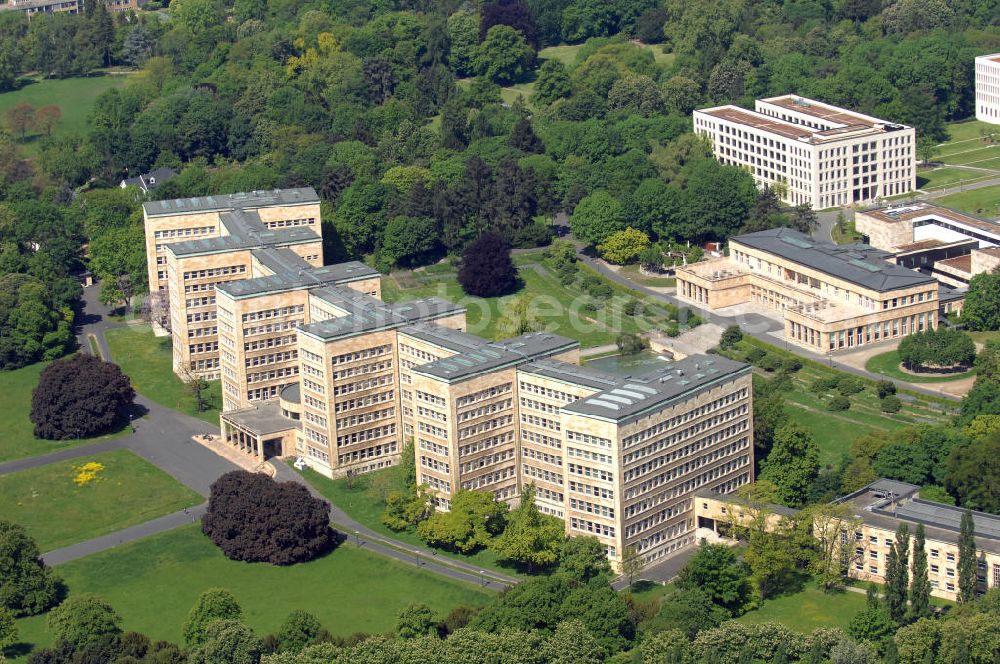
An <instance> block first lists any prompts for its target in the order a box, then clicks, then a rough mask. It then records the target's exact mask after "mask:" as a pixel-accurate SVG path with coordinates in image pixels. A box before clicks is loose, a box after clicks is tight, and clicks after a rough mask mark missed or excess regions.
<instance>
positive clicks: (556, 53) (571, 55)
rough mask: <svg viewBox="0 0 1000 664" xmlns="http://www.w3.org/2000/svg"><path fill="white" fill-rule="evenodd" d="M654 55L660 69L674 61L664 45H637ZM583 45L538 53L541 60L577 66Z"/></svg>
mask: <svg viewBox="0 0 1000 664" xmlns="http://www.w3.org/2000/svg"><path fill="white" fill-rule="evenodd" d="M637 46H641V47H642V48H644V49H646V50H648V51H649V52H650V53H652V54H653V60H655V61H656V64H657V65H659V66H660V67H667V66H669V65H670V63H672V62H673V61H674V57H676V56H674V54H673V53H664V52H663V44H637ZM582 47H583V44H560V45H559V46H548V47H546V48H543V49H542V50H540V51H539V52H538V59H539V60H559V61H560V62H562V63H563V64H564V65H566V66H567V67H572V66H573V65H575V64H576V56H577V54H578V53H579V52H580V49H581V48H582Z"/></svg>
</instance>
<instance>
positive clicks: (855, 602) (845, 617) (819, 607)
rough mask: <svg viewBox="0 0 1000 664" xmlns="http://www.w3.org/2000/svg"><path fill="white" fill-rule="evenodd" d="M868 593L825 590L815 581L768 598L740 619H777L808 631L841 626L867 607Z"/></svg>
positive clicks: (796, 629) (784, 623) (788, 625)
mask: <svg viewBox="0 0 1000 664" xmlns="http://www.w3.org/2000/svg"><path fill="white" fill-rule="evenodd" d="M865 601H866V600H865V596H864V595H862V594H860V593H855V592H849V591H845V592H831V593H826V592H823V591H822V590H821V589H820V588H818V587H816V586H815V584H810V585H807V586H806V587H805V588H803V589H802V590H801V591H800V592H797V593H794V594H791V595H783V596H781V597H776V598H774V599H769V600H765V601H764V603H763V605H762V606H761V607H760V608H759V609H756V610H754V611H750V612H748V613H745V614H743V615H742V616H740V617H739V618H737V620H738V621H739V622H741V623H745V624H756V623H763V622H777V623H781V624H782V625H784V626H785V627H787V628H788V629H790V630H793V631H795V632H800V633H802V634H808V633H809V632H811V631H813V630H814V629H816V628H817V627H839V628H841V629H847V624H848V623H849V622H850V621H851V618H853V617H854V614H856V613H857V612H858V611H861V610H862V609H864V608H865Z"/></svg>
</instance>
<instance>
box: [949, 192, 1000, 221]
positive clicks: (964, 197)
mask: <svg viewBox="0 0 1000 664" xmlns="http://www.w3.org/2000/svg"><path fill="white" fill-rule="evenodd" d="M934 202H935V203H937V204H938V205H943V206H945V207H950V208H956V209H958V210H964V211H966V212H970V213H972V214H981V215H983V216H987V217H996V216H998V215H997V212H998V211H1000V207H998V206H1000V185H993V186H991V187H981V188H979V189H970V190H968V191H963V192H959V193H956V194H948V195H947V196H942V197H941V198H937V199H935V200H934Z"/></svg>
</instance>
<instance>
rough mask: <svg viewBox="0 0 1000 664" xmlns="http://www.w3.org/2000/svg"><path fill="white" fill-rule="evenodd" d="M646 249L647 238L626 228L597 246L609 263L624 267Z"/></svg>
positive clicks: (639, 232) (632, 229)
mask: <svg viewBox="0 0 1000 664" xmlns="http://www.w3.org/2000/svg"><path fill="white" fill-rule="evenodd" d="M574 215H575V213H574ZM648 247H649V236H647V235H646V234H645V233H643V232H642V231H639V230H636V229H634V228H626V229H625V230H622V231H617V232H615V233H612V234H611V235H609V236H607V237H606V238H605V239H604V241H603V242H601V243H600V244H599V245H597V251H598V252H599V253H600V254H601V257H602V258H603V259H604V260H606V261H608V262H609V263H614V264H615V265H625V264H626V263H632V262H634V261H635V260H636V259H638V258H639V256H640V255H641V254H642V252H643V251H645V250H646V249H647V248H648Z"/></svg>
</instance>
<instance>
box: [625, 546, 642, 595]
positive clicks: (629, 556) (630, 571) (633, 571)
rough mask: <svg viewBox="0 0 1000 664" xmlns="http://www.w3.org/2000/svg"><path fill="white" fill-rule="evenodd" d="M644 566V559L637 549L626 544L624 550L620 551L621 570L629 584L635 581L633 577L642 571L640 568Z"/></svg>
mask: <svg viewBox="0 0 1000 664" xmlns="http://www.w3.org/2000/svg"><path fill="white" fill-rule="evenodd" d="M645 566H646V561H645V560H643V558H642V555H641V554H640V553H639V549H637V548H636V547H635V546H626V547H625V550H624V551H622V562H621V571H622V576H624V577H625V578H626V579H628V584H629V585H630V586H631V585H632V584H633V583H635V577H636V576H638V575H639V574H640V573H641V572H642V568H643V567H645Z"/></svg>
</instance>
